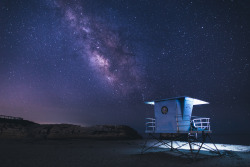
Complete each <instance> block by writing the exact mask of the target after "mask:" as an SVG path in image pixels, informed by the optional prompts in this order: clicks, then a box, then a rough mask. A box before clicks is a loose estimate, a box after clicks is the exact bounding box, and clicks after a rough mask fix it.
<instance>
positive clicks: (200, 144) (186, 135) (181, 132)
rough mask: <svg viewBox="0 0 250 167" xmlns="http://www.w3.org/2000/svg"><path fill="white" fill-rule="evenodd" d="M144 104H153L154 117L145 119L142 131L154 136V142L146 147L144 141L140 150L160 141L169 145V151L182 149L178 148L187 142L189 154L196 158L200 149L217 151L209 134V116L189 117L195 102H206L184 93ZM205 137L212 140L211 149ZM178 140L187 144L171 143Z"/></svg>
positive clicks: (161, 143)
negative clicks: (212, 146)
mask: <svg viewBox="0 0 250 167" xmlns="http://www.w3.org/2000/svg"><path fill="white" fill-rule="evenodd" d="M145 103H146V104H150V105H154V116H155V117H154V118H146V131H145V133H147V134H148V136H149V137H152V138H153V139H156V140H157V143H155V144H153V145H152V146H148V147H147V141H146V143H145V145H144V147H143V149H142V153H144V152H146V151H147V150H149V149H150V148H153V147H154V146H156V145H157V146H159V144H160V145H164V146H166V147H169V148H170V150H172V151H174V150H176V151H178V152H181V151H180V149H181V148H182V147H183V146H185V145H187V144H188V145H189V148H190V151H191V154H192V157H195V158H196V157H197V155H198V154H199V152H200V150H201V149H205V150H209V151H212V152H214V153H217V154H220V152H219V151H218V149H217V147H216V145H215V144H214V143H213V142H212V139H211V137H210V135H209V134H211V133H212V130H211V128H210V118H204V117H196V116H192V111H193V107H194V106H195V105H202V104H209V103H208V102H205V101H202V100H198V99H195V98H191V97H187V96H183V97H174V98H168V99H162V100H154V101H149V102H145ZM157 134H160V137H156V135H157ZM207 138H209V139H210V141H211V142H212V143H213V145H214V149H213V148H211V147H210V146H209V147H206V146H205V145H206V144H205V141H206V139H207ZM165 139H167V140H165ZM177 140H182V141H186V143H185V144H183V145H179V144H177V146H175V145H176V144H174V142H176V141H177ZM194 153H195V155H194Z"/></svg>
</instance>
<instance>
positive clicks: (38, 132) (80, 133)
mask: <svg viewBox="0 0 250 167" xmlns="http://www.w3.org/2000/svg"><path fill="white" fill-rule="evenodd" d="M0 138H2V139H3V138H4V139H80V138H82V139H87V138H88V139H140V138H141V136H140V135H139V134H138V133H137V132H136V131H135V130H134V129H132V128H130V127H129V126H125V125H96V126H91V127H82V126H78V125H71V124H47V125H40V124H36V123H33V122H30V121H26V120H6V119H0Z"/></svg>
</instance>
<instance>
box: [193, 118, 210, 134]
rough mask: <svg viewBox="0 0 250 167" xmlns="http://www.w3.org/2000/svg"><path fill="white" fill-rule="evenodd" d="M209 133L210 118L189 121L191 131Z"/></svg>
mask: <svg viewBox="0 0 250 167" xmlns="http://www.w3.org/2000/svg"><path fill="white" fill-rule="evenodd" d="M204 130H208V131H210V118H195V119H193V120H191V131H204Z"/></svg>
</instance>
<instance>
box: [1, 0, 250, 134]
mask: <svg viewBox="0 0 250 167" xmlns="http://www.w3.org/2000/svg"><path fill="white" fill-rule="evenodd" d="M249 54H250V2H249V1H247V0H242V1H233V0H232V1H221V0H211V1H203V0H200V1H188V0H183V1H181V0H180V1H168V0H137V1H135V0H105V1H103V0H36V1H32V0H11V1H9V0H1V1H0V114H2V115H11V116H18V117H23V118H24V119H28V120H32V121H35V122H38V123H74V124H79V125H83V126H90V125H96V124H125V125H129V126H131V127H133V128H135V129H137V130H138V131H139V132H143V131H144V122H145V121H144V119H145V117H149V116H151V115H152V113H153V107H152V106H149V105H145V104H144V103H143V102H144V101H148V100H154V99H162V98H168V97H177V96H184V95H186V96H190V97H194V98H198V99H201V100H204V101H208V102H210V104H209V105H201V106H195V107H194V112H193V115H197V116H205V117H210V118H211V126H212V130H214V131H215V132H233V133H242V132H249V130H248V127H249V126H250V121H249V120H250V102H249V100H250V88H249V85H250V76H249V75H250V74H249V73H250V66H249V64H250V62H249V59H250V55H249Z"/></svg>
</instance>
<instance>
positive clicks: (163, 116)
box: [155, 100, 177, 133]
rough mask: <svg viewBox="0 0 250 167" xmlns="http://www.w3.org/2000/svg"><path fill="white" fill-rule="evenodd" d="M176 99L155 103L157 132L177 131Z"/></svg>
mask: <svg viewBox="0 0 250 167" xmlns="http://www.w3.org/2000/svg"><path fill="white" fill-rule="evenodd" d="M176 112H177V105H176V100H168V101H160V102H156V103H155V122H156V128H155V131H156V133H176V132H177V123H176Z"/></svg>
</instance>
